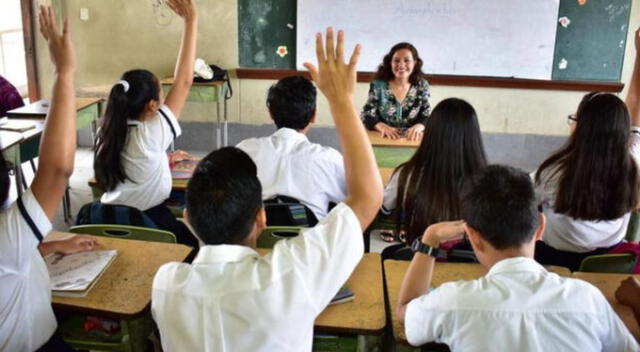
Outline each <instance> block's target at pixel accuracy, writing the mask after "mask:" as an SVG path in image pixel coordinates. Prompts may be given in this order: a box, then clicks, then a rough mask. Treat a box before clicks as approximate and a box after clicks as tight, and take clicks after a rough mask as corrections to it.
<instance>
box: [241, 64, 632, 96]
mask: <svg viewBox="0 0 640 352" xmlns="http://www.w3.org/2000/svg"><path fill="white" fill-rule="evenodd" d="M236 75H237V77H238V78H240V79H281V78H284V77H287V76H292V75H301V76H305V77H307V78H308V77H309V74H308V73H307V72H306V71H296V70H277V69H257V68H255V69H254V68H238V69H236ZM425 78H426V79H427V80H428V81H429V83H430V84H432V85H443V86H466V87H492V88H521V89H546V90H576V91H586V92H591V91H597V92H612V93H618V92H621V91H622V89H623V88H624V84H623V83H621V82H599V81H551V80H539V79H521V78H500V77H476V76H450V75H425ZM372 79H373V72H358V82H371V80H372Z"/></svg>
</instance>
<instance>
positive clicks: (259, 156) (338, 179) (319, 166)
mask: <svg viewBox="0 0 640 352" xmlns="http://www.w3.org/2000/svg"><path fill="white" fill-rule="evenodd" d="M237 147H238V148H240V149H242V150H243V151H244V152H245V153H247V154H249V156H250V157H251V159H253V162H254V163H255V164H256V166H257V168H258V179H259V180H260V183H261V184H262V199H269V198H273V197H275V196H276V195H282V196H288V197H293V198H295V199H297V200H299V201H300V203H302V204H304V205H306V206H307V207H309V209H311V211H313V213H314V214H315V216H316V218H318V220H320V219H322V218H324V217H325V216H327V209H328V206H329V202H333V203H336V204H337V203H339V202H342V201H343V200H344V198H345V197H346V196H347V183H346V179H345V175H344V161H343V159H342V155H341V154H340V153H339V152H338V151H337V150H335V149H333V148H330V147H325V146H322V145H320V144H316V143H311V142H309V140H308V139H307V136H305V135H304V134H303V133H300V132H298V131H296V130H293V129H290V128H280V129H279V130H277V131H276V132H275V133H274V134H272V135H271V136H269V137H262V138H249V139H246V140H244V141H242V142H240V143H239V144H238V145H237Z"/></svg>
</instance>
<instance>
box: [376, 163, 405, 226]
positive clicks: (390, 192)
mask: <svg viewBox="0 0 640 352" xmlns="http://www.w3.org/2000/svg"><path fill="white" fill-rule="evenodd" d="M400 171H402V169H401V168H397V169H395V170H393V174H392V175H391V178H390V179H389V183H387V186H386V187H385V188H384V193H383V195H382V209H380V210H381V211H382V213H383V214H385V215H390V214H391V213H392V212H393V211H394V210H395V209H396V207H397V206H398V205H397V202H398V181H399V179H400Z"/></svg>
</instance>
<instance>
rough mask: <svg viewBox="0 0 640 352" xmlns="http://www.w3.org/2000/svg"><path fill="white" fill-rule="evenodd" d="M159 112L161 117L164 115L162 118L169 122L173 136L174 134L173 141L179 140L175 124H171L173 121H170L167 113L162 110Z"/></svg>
mask: <svg viewBox="0 0 640 352" xmlns="http://www.w3.org/2000/svg"><path fill="white" fill-rule="evenodd" d="M158 111H160V115H162V117H164V120H165V121H166V122H167V124H168V125H169V128H171V134H173V139H176V138H178V135H177V134H176V129H175V128H174V127H173V124H172V123H171V120H170V119H169V116H167V113H166V112H164V111H163V110H162V108H161V109H159V110H158Z"/></svg>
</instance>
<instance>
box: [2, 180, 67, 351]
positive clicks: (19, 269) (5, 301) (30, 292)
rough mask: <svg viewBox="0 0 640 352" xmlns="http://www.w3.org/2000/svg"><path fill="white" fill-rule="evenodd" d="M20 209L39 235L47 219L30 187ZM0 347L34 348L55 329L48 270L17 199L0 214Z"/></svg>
mask: <svg viewBox="0 0 640 352" xmlns="http://www.w3.org/2000/svg"><path fill="white" fill-rule="evenodd" d="M21 199H22V202H23V204H24V210H25V211H26V213H27V214H28V215H29V217H30V218H31V220H32V221H33V224H34V225H35V226H36V228H38V230H39V232H40V234H41V235H42V236H44V235H46V234H47V233H48V232H49V231H51V222H50V221H49V218H47V215H46V214H45V212H44V210H42V208H41V207H40V204H38V201H37V200H36V198H35V197H34V195H33V193H32V192H31V190H27V191H26V192H25V193H24V194H23V195H22V198H21ZM0 229H1V232H2V233H0V351H34V350H36V349H38V348H40V347H41V346H42V345H43V344H45V343H46V342H47V341H48V340H49V339H50V338H51V336H52V335H53V332H54V331H55V330H56V327H57V323H56V318H55V316H54V315H53V310H52V309H51V289H50V287H49V286H50V284H49V271H48V270H47V266H46V264H45V263H44V259H42V256H41V255H40V252H39V251H38V245H39V244H40V240H41V239H38V238H37V237H36V234H35V233H34V232H33V231H32V230H31V228H30V227H29V225H28V222H27V220H25V218H24V217H23V216H22V215H21V213H20V210H19V205H18V202H17V201H16V202H15V203H13V205H11V206H10V207H9V208H7V209H6V210H4V212H2V213H1V214H0Z"/></svg>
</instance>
